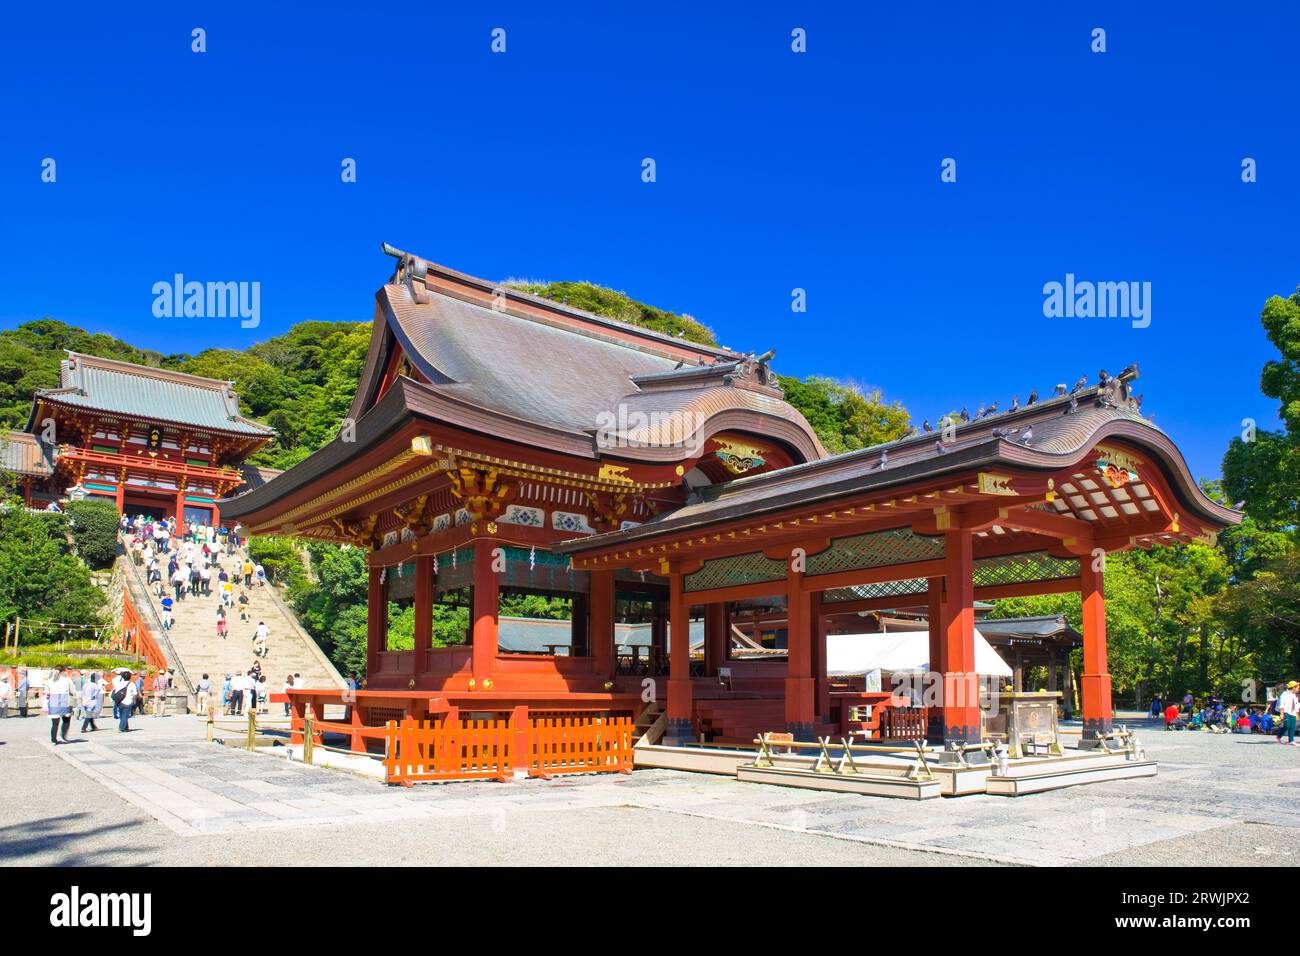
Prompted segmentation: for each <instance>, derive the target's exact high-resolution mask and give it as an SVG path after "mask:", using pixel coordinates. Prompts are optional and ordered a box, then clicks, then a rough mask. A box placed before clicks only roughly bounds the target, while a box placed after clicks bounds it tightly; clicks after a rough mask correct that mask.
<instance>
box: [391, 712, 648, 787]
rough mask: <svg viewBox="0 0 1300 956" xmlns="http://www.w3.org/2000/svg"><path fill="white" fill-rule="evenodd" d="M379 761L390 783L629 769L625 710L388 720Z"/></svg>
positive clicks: (628, 728)
mask: <svg viewBox="0 0 1300 956" xmlns="http://www.w3.org/2000/svg"><path fill="white" fill-rule="evenodd" d="M384 768H385V770H386V772H387V780H388V782H389V783H396V784H401V785H403V786H410V785H411V784H412V783H416V782H419V781H433V780H509V779H510V778H512V777H513V776H514V773H515V771H516V770H517V769H518V770H525V771H527V773H528V774H529V775H530V776H535V777H543V778H547V777H550V776H552V775H554V774H564V773H615V772H622V773H627V772H629V771H631V769H632V719H631V718H630V717H536V718H532V719H531V720H529V722H528V725H527V726H526V727H520V726H518V725H512V722H511V721H509V720H455V721H451V722H439V721H423V720H421V721H416V720H414V719H412V718H410V717H407V718H405V719H404V720H402V721H401V722H400V723H399V722H397V721H389V722H388V726H387V728H386V730H385V757H384Z"/></svg>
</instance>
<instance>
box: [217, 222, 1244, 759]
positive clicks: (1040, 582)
mask: <svg viewBox="0 0 1300 956" xmlns="http://www.w3.org/2000/svg"><path fill="white" fill-rule="evenodd" d="M385 251H386V252H388V253H389V255H391V256H392V257H393V258H394V259H395V260H396V268H395V271H394V272H393V274H392V276H391V278H389V279H388V281H386V282H385V283H384V284H383V285H382V287H381V288H380V289H379V291H378V292H377V293H376V296H375V310H374V326H373V337H372V340H371V343H370V349H369V354H368V356H367V358H366V362H365V367H364V371H363V372H362V375H361V379H360V384H359V387H358V389H357V392H356V396H355V399H354V401H353V404H352V408H351V411H350V413H349V415H348V419H347V421H346V422H345V423H344V427H343V428H342V429H341V431H340V434H339V436H338V437H337V438H336V439H334V440H333V441H332V442H331V443H330V444H328V445H327V446H325V447H324V448H322V449H321V450H320V451H318V452H316V453H315V454H314V455H312V456H311V457H309V458H308V459H306V460H305V461H303V462H302V463H301V464H299V465H297V466H295V467H294V468H291V469H289V470H288V471H286V472H285V473H283V474H281V475H279V476H278V477H275V478H273V479H272V480H270V481H268V482H267V483H266V484H264V485H262V486H260V487H257V488H254V489H252V490H250V491H248V492H246V493H244V494H241V495H238V496H237V497H233V498H228V499H225V500H223V501H221V502H219V506H220V511H221V514H222V516H223V517H225V518H227V519H237V520H239V521H240V522H242V523H243V524H244V525H245V527H247V528H248V529H249V531H250V532H251V533H252V534H256V535H270V534H284V535H295V536H297V537H300V538H305V539H310V540H316V541H327V542H334V543H338V544H346V545H351V546H353V547H356V548H360V549H363V550H364V551H365V553H366V561H367V563H368V566H369V585H368V586H369V592H368V606H369V617H368V647H367V673H366V675H365V682H364V685H363V687H362V689H361V690H360V691H358V692H357V694H356V696H355V698H354V699H352V700H351V703H352V707H351V708H350V711H349V714H350V716H349V720H350V722H351V723H350V726H349V727H348V728H347V731H348V732H349V733H350V734H351V746H352V747H353V749H356V750H362V749H365V748H367V747H374V746H376V745H377V744H378V743H381V742H382V735H383V727H384V725H385V724H386V723H387V722H388V721H390V720H401V719H403V718H406V717H413V718H415V719H418V720H428V721H434V722H437V721H459V720H466V719H469V718H471V717H473V718H485V717H494V716H495V717H499V718H502V719H507V718H509V719H513V720H516V721H523V722H525V723H526V722H527V721H528V720H529V719H531V718H532V717H540V716H542V715H547V716H553V715H556V714H570V715H576V716H584V715H585V716H587V717H591V716H592V715H596V717H597V718H600V717H601V715H625V716H628V717H630V718H632V719H635V720H636V721H637V724H638V727H639V728H642V729H645V728H650V727H655V726H657V727H658V729H659V732H658V733H656V734H655V737H656V738H657V740H652V741H650V742H651V743H656V742H657V743H658V744H660V745H663V746H667V747H679V746H682V745H685V744H693V745H696V746H698V745H701V744H704V745H709V744H714V745H717V746H725V745H727V744H745V743H749V744H751V745H752V744H753V742H754V737H755V735H756V734H761V733H766V732H780V733H781V734H783V735H784V734H790V735H791V737H790V738H785V737H782V739H793V740H795V741H811V740H816V739H818V738H826V737H831V736H833V737H836V738H837V739H839V738H841V737H842V736H843V735H845V734H851V733H853V732H862V733H864V734H865V735H866V736H867V737H868V738H870V737H872V736H875V737H880V736H882V735H881V734H880V733H879V731H880V730H881V728H882V727H884V726H886V724H887V723H888V720H886V718H889V719H893V717H899V716H900V714H894V715H893V717H890V712H891V711H899V712H902V711H907V712H910V713H909V714H908V715H903V716H908V718H909V719H910V720H911V721H912V726H917V727H920V728H921V731H920V733H923V734H924V736H926V737H927V738H928V739H929V740H930V741H931V742H932V744H933V745H934V746H935V747H936V748H938V747H942V748H943V749H944V750H945V751H947V752H958V753H959V752H961V751H962V749H963V748H966V747H968V746H970V745H978V744H979V743H980V742H981V741H982V740H984V739H985V737H986V734H987V732H988V727H987V726H986V725H987V723H988V720H989V715H988V714H987V713H985V712H983V711H982V709H981V701H980V697H979V695H978V694H973V693H965V692H962V691H963V688H964V687H967V686H968V682H967V678H969V677H972V676H974V675H976V673H977V661H976V648H977V628H976V616H977V608H978V607H979V606H980V604H981V602H988V601H993V600H996V599H999V598H1008V597H1016V596H1024V595H1040V594H1051V593H1061V592H1076V593H1078V594H1080V595H1081V598H1082V627H1081V628H1080V629H1079V630H1080V632H1081V634H1082V666H1081V668H1080V669H1079V671H1078V704H1079V708H1080V710H1081V716H1082V722H1083V731H1082V738H1081V739H1080V741H1079V744H1078V747H1079V749H1081V750H1087V749H1089V748H1096V747H1099V746H1102V745H1104V743H1105V741H1106V740H1107V739H1108V738H1109V737H1110V735H1111V734H1112V705H1111V678H1110V675H1109V673H1108V668H1107V653H1106V606H1105V602H1106V597H1105V569H1104V564H1105V557H1106V556H1107V555H1110V554H1114V553H1116V552H1119V551H1124V550H1126V549H1130V548H1147V547H1151V546H1153V545H1170V544H1174V543H1177V542H1192V541H1206V542H1211V541H1213V540H1214V539H1215V536H1216V534H1217V532H1218V531H1219V530H1220V529H1222V528H1224V527H1225V526H1227V525H1229V524H1232V523H1235V522H1237V521H1238V520H1239V516H1238V515H1237V514H1236V513H1235V512H1233V511H1231V510H1229V509H1227V508H1224V507H1223V506H1221V505H1219V504H1218V503H1216V502H1215V501H1213V500H1211V499H1210V498H1209V497H1207V496H1206V494H1205V493H1204V492H1203V491H1202V490H1201V489H1200V488H1199V487H1198V485H1197V483H1196V481H1195V480H1194V479H1193V477H1192V475H1191V474H1190V472H1189V470H1188V467H1187V464H1186V462H1185V461H1184V459H1183V456H1182V455H1181V454H1180V452H1179V450H1178V448H1177V447H1176V446H1175V444H1174V442H1173V440H1172V439H1171V438H1170V437H1169V436H1168V435H1166V434H1165V433H1164V432H1163V431H1162V430H1161V429H1159V428H1157V427H1156V426H1155V425H1154V424H1153V423H1152V422H1151V421H1150V420H1149V419H1148V418H1146V417H1144V416H1143V414H1142V411H1141V407H1140V405H1141V402H1140V400H1139V398H1138V397H1137V396H1136V395H1135V394H1134V393H1133V388H1132V383H1133V381H1134V380H1135V378H1136V377H1137V369H1136V367H1132V366H1130V367H1129V368H1126V369H1125V370H1124V371H1122V372H1121V373H1119V374H1117V375H1115V376H1109V375H1105V374H1104V373H1103V375H1102V376H1100V377H1099V378H1100V380H1099V381H1095V382H1092V383H1091V384H1087V383H1086V382H1081V383H1080V384H1079V385H1078V386H1076V387H1075V388H1074V389H1073V390H1070V391H1066V390H1065V389H1061V388H1058V389H1056V390H1055V391H1056V392H1057V394H1055V395H1052V396H1051V397H1048V398H1046V399H1043V400H1040V401H1036V402H1033V403H1032V404H1027V405H1023V406H1020V405H1018V403H1014V404H1015V407H1013V408H1011V409H1010V410H1007V411H1003V412H1000V413H997V414H991V415H990V414H986V415H983V416H980V417H977V418H975V419H973V420H970V421H961V422H957V423H956V424H955V427H951V428H948V429H944V430H943V431H941V432H940V431H935V432H929V431H925V432H913V433H912V434H910V435H909V436H907V437H904V438H900V439H898V440H896V441H891V442H889V443H887V444H883V445H879V446H875V447H871V448H866V449H862V450H859V451H852V452H847V453H844V454H837V455H830V454H827V452H826V449H825V448H824V447H823V445H822V443H821V442H820V441H819V440H818V437H817V435H816V434H815V433H814V432H813V429H812V428H811V427H810V425H809V424H808V422H807V421H806V420H805V419H804V417H803V416H802V415H801V414H800V413H799V412H798V411H796V410H795V409H794V408H793V407H792V406H791V405H790V404H789V403H788V402H786V401H785V399H784V397H783V393H782V390H781V388H780V385H779V384H778V380H777V378H776V376H775V375H774V373H773V371H772V369H771V367H770V361H771V353H768V354H766V355H763V356H761V357H755V355H754V354H753V353H741V352H736V351H731V350H728V349H724V348H717V347H713V346H709V345H701V344H697V343H694V342H691V341H687V340H685V339H683V338H680V337H673V336H669V335H664V334H660V333H657V332H654V331H650V330H647V329H645V328H641V327H638V326H634V325H630V324H625V323H622V322H619V321H615V320H613V319H609V318H605V317H601V316H598V315H594V314H590V313H587V312H584V311H581V310H579V309H576V308H572V307H570V306H568V305H566V304H563V303H558V302H554V301H550V300H548V299H544V298H539V297H536V296H533V295H529V294H527V293H525V292H522V291H519V290H516V289H513V288H504V287H500V286H498V285H495V284H493V283H491V282H487V281H484V280H481V279H476V278H474V277H471V276H468V275H465V274H462V273H459V272H456V271H453V270H451V269H448V268H445V267H443V266H439V265H436V264H434V263H432V262H428V261H426V260H424V259H421V258H419V257H417V256H414V255H411V254H408V253H405V252H401V251H399V250H396V249H392V248H391V247H387V246H386V247H385ZM1051 391H1052V389H1051V388H1050V387H1045V388H1044V392H1045V393H1047V392H1051ZM1008 404H1012V403H1008ZM503 595H512V596H522V595H537V596H542V597H547V598H552V599H555V598H558V599H561V600H562V601H564V602H567V604H566V605H565V606H567V607H568V608H571V613H570V615H569V620H568V621H567V622H562V623H558V624H557V625H556V626H554V627H552V628H551V631H550V632H551V633H553V639H552V640H550V641H542V642H533V643H532V644H529V645H528V646H527V647H521V646H517V645H516V644H514V643H511V642H510V641H504V640H503V632H504V630H505V627H506V625H505V623H504V622H503V621H502V619H501V613H500V609H501V600H502V597H503ZM394 603H395V604H396V605H397V606H399V607H405V606H411V607H413V608H414V628H415V632H414V646H406V647H400V646H398V644H397V642H395V641H394V640H393V639H392V636H391V635H390V632H389V627H388V613H389V608H390V605H392V604H394ZM435 605H446V606H450V607H453V608H462V609H464V611H463V612H461V613H467V615H468V616H467V621H468V623H467V625H466V628H465V633H464V634H463V635H457V637H460V638H462V639H460V640H454V639H453V640H447V639H446V638H445V634H444V632H442V631H440V632H439V633H440V634H444V636H443V637H441V638H440V639H439V640H437V641H435V640H434V614H435V610H434V609H435ZM901 609H912V611H911V613H912V614H913V616H914V617H915V618H916V619H918V620H924V621H926V622H927V623H926V624H925V625H924V626H925V627H926V628H927V630H928V652H929V653H928V658H929V659H928V661H926V662H924V663H925V665H926V668H925V669H928V671H930V672H933V673H935V674H938V675H940V676H941V677H942V690H943V693H942V694H941V695H940V697H939V698H937V699H935V700H932V701H928V702H925V701H917V700H915V699H903V698H899V697H898V696H897V695H893V694H891V693H890V692H889V691H888V690H887V689H886V690H884V691H881V690H880V689H879V688H873V687H870V686H867V684H865V683H864V682H862V681H860V680H859V681H854V680H844V679H841V678H837V677H832V676H831V675H828V660H827V648H828V644H830V643H831V642H829V641H828V640H827V636H828V634H830V633H835V634H843V633H845V631H846V628H847V629H848V630H850V631H851V630H852V629H853V627H854V625H855V622H856V623H857V624H860V623H861V622H862V621H863V620H864V619H865V617H867V616H869V615H871V614H873V613H875V612H886V611H896V610H901ZM511 627H514V625H513V624H512V625H511ZM633 631H635V632H636V633H640V634H643V635H644V638H643V639H641V640H639V641H635V640H632V639H631V638H630V637H629V635H630V634H631V633H632V632H633ZM862 640H864V641H865V640H871V636H870V635H869V634H867V635H864V636H863V637H862ZM980 641H981V642H982V638H981V639H980ZM1067 666H1068V665H1067ZM1052 673H1053V677H1054V676H1055V673H1056V668H1055V666H1053V668H1052ZM291 696H292V698H293V699H294V702H295V708H296V710H297V714H298V716H299V718H301V716H302V714H303V707H304V706H305V705H306V704H313V705H315V706H317V707H322V706H323V705H324V704H326V703H331V702H336V701H337V700H338V699H339V698H338V695H337V692H327V691H325V690H323V689H322V690H321V691H320V692H315V691H313V690H311V689H308V690H307V691H304V692H298V691H295V692H294V693H293V694H292V695H291ZM530 715H531V716H530ZM873 731H875V733H874V734H873ZM658 738H661V739H658ZM643 739H644V738H643Z"/></svg>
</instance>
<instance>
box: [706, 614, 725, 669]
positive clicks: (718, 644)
mask: <svg viewBox="0 0 1300 956" xmlns="http://www.w3.org/2000/svg"><path fill="white" fill-rule="evenodd" d="M726 661H727V605H726V604H724V603H717V604H706V605H705V606H704V673H705V674H707V675H708V676H710V677H716V676H717V675H718V667H719V666H723V665H725V664H726Z"/></svg>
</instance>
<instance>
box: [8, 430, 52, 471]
mask: <svg viewBox="0 0 1300 956" xmlns="http://www.w3.org/2000/svg"><path fill="white" fill-rule="evenodd" d="M0 471H7V472H11V473H13V474H17V475H34V476H37V477H42V478H43V477H46V476H47V475H52V474H54V452H53V449H52V448H51V447H49V446H46V445H43V444H41V442H40V441H39V440H38V439H37V437H36V436H35V435H33V434H31V433H30V432H5V433H4V434H3V435H0Z"/></svg>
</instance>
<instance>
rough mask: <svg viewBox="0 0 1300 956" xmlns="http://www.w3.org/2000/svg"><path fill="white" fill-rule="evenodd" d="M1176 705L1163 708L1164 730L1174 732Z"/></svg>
mask: <svg viewBox="0 0 1300 956" xmlns="http://www.w3.org/2000/svg"><path fill="white" fill-rule="evenodd" d="M1178 716H1179V714H1178V705H1177V704H1170V705H1169V706H1168V707H1166V708H1165V730H1175V729H1181V728H1175V727H1174V724H1176V723H1178V722H1179V721H1178Z"/></svg>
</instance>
